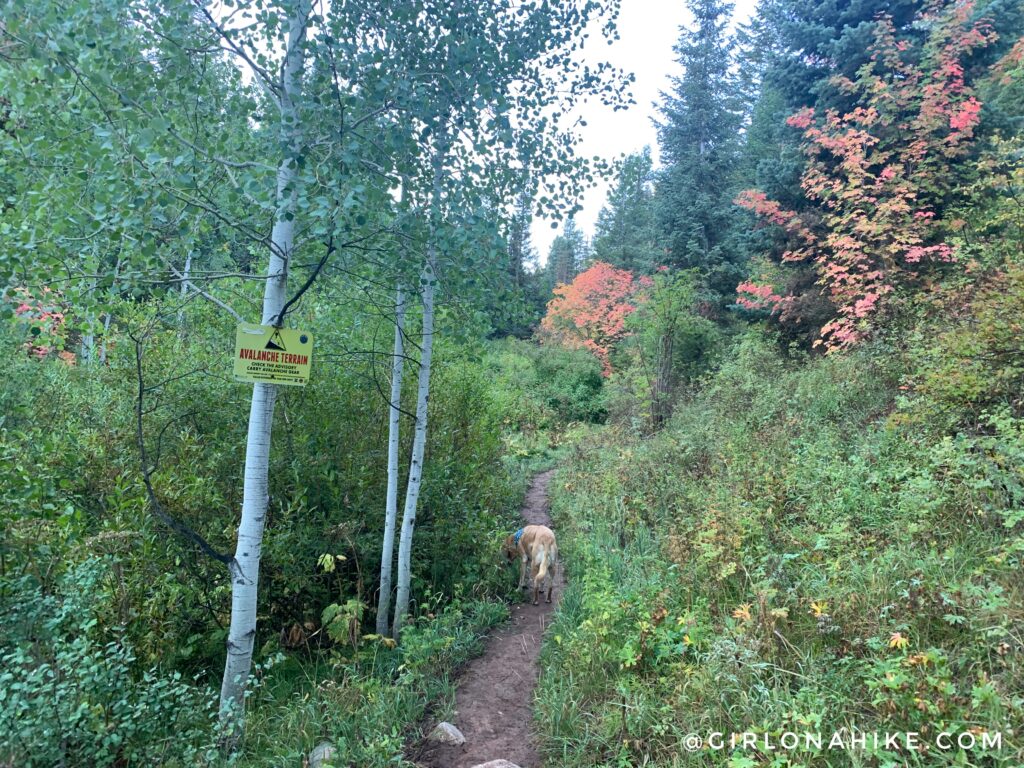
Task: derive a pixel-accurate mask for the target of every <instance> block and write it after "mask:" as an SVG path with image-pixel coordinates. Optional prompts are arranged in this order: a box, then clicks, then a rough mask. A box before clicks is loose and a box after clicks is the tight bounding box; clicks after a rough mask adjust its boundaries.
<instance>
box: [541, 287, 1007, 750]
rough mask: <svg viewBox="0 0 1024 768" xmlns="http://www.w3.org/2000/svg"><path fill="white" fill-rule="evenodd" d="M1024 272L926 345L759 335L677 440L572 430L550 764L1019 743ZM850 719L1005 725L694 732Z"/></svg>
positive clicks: (684, 412) (704, 393)
mask: <svg viewBox="0 0 1024 768" xmlns="http://www.w3.org/2000/svg"><path fill="white" fill-rule="evenodd" d="M1009 286H1011V287H1010V288H1009V292H1007V293H1004V292H1003V286H1002V285H1000V287H999V288H998V289H995V290H993V291H991V292H988V293H985V294H982V295H981V296H979V297H978V299H977V301H976V303H975V305H974V307H973V309H974V310H975V311H974V312H969V313H965V315H964V316H963V317H961V319H960V322H959V323H956V324H953V325H952V326H949V325H946V324H934V325H933V324H925V325H924V326H923V327H921V328H920V329H919V331H918V332H917V333H915V334H914V335H913V337H914V341H913V342H911V343H910V344H908V345H897V344H896V343H895V340H890V341H888V342H886V341H881V340H880V341H879V342H877V343H875V344H872V345H869V346H866V347H863V348H861V349H858V350H857V351H856V352H855V353H851V354H849V355H846V356H842V357H839V356H831V357H827V358H807V357H806V356H805V355H803V354H799V353H797V354H786V353H784V352H783V351H781V350H780V349H779V346H778V344H777V339H773V338H772V337H770V336H766V335H765V334H763V333H760V332H751V333H746V334H744V335H743V336H742V337H740V338H739V339H737V341H736V342H735V344H734V346H733V347H732V348H731V349H730V354H729V356H728V359H727V360H726V362H724V363H723V364H722V365H721V367H720V368H719V369H718V370H716V371H715V372H714V373H712V374H710V375H708V376H707V377H706V378H705V379H703V380H702V381H701V384H700V386H699V387H698V388H697V389H696V391H695V392H694V393H693V394H692V395H690V396H688V397H686V398H685V399H684V400H683V401H682V402H680V403H679V404H678V406H677V410H676V413H675V415H674V417H673V419H672V420H671V422H670V423H669V425H668V426H667V427H666V428H665V429H664V430H663V431H662V432H661V433H659V434H658V435H657V436H656V437H654V438H651V439H646V440H643V439H641V440H638V439H636V438H635V437H632V436H630V433H629V432H628V431H624V430H621V429H615V428H609V429H607V430H606V431H605V432H603V433H601V435H600V438H599V439H596V440H590V441H587V443H586V445H579V446H577V447H576V448H575V449H574V451H573V452H572V453H571V458H570V459H569V461H568V462H567V464H566V466H565V467H564V469H563V470H562V471H561V472H560V473H559V475H558V476H557V479H556V482H555V484H554V487H555V489H556V496H555V505H554V517H555V521H556V524H557V526H558V530H559V535H560V537H561V545H562V551H563V553H564V557H565V559H566V561H567V563H568V564H569V565H568V567H569V578H570V585H569V588H568V590H567V592H566V594H565V597H564V598H563V601H562V604H561V610H560V613H559V616H558V619H557V621H556V622H555V624H554V625H553V626H552V628H551V632H550V635H549V636H548V641H547V644H546V647H545V651H544V659H545V674H544V675H543V677H542V683H541V688H540V692H539V694H538V715H537V722H538V724H539V725H540V727H541V728H543V731H544V735H545V742H546V746H547V750H548V754H549V756H550V759H551V762H552V764H557V765H565V766H591V765H641V764H651V765H676V764H690V763H691V762H693V763H695V764H696V763H698V762H699V763H703V762H704V761H705V760H706V761H707V762H709V763H723V764H724V763H726V762H728V764H729V765H734V766H741V765H767V764H771V765H790V764H792V765H807V764H836V765H840V764H841V765H846V764H865V765H874V764H879V765H903V764H905V763H910V764H920V765H945V764H950V765H953V764H956V765H960V764H970V765H1016V764H1019V763H1020V761H1021V759H1022V756H1024V752H1022V751H1021V750H1022V745H1021V742H1020V731H1019V729H1020V723H1021V722H1022V717H1024V697H1022V695H1021V692H1022V691H1024V668H1022V665H1021V661H1020V653H1019V648H1020V639H1021V637H1022V632H1024V613H1022V611H1021V606H1022V605H1024V592H1022V591H1024V572H1022V569H1021V565H1022V562H1021V560H1022V557H1024V535H1022V529H1021V521H1022V517H1021V515H1022V513H1021V509H1022V505H1024V439H1022V438H1024V419H1022V418H1021V417H1022V415H1024V412H1022V406H1024V398H1022V395H1024V390H1022V389H1021V379H1020V373H1019V371H1020V369H1019V367H1018V366H1019V360H1020V357H1019V352H1017V351H1015V352H1013V353H1012V354H1010V355H1007V354H1006V352H1007V351H1008V350H1009V349H1015V350H1019V341H1013V342H1012V344H1013V346H1012V347H1007V346H1004V343H1006V342H1009V341H1010V339H1011V337H1016V335H1017V333H1018V330H1019V328H1020V325H1019V323H1020V319H1019V314H1018V310H1017V308H1018V307H1019V306H1021V304H1020V302H1021V301H1022V300H1024V293H1021V284H1020V283H1019V282H1018V281H1017V278H1011V279H1010V280H1009ZM989 302H992V303H989ZM968 350H969V351H968ZM1010 379H1012V382H1013V383H1012V384H1010V385H1009V386H1007V383H1008V382H1009V380H1010ZM842 728H857V729H859V730H861V731H864V732H869V733H870V732H878V733H898V732H907V731H912V732H918V733H920V734H922V738H923V739H925V740H930V739H931V738H933V737H934V736H935V735H936V734H938V733H939V732H943V731H946V732H953V733H961V732H965V731H973V732H974V733H975V734H980V733H981V732H988V733H1001V734H1002V738H1003V746H1002V749H1001V750H1000V751H996V752H989V753H984V754H982V753H981V752H980V751H979V752H959V753H958V752H957V751H956V750H953V751H952V752H947V753H945V754H942V753H940V752H937V751H936V750H935V749H934V746H933V747H932V750H931V751H927V752H921V753H919V754H909V755H908V754H907V753H906V752H903V753H902V754H901V753H900V752H898V751H896V750H893V749H891V748H890V749H889V750H888V751H886V750H885V749H884V747H883V748H882V749H880V750H873V749H870V748H869V749H868V750H867V751H866V752H865V753H864V754H862V755H859V756H857V755H843V754H842V753H841V754H840V755H839V756H837V755H835V754H834V753H832V754H830V753H829V752H828V750H827V748H826V749H825V750H820V749H819V750H815V749H809V750H800V751H795V752H794V751H791V752H788V753H787V752H780V753H779V754H778V755H772V754H769V752H768V751H767V750H765V749H746V750H744V749H739V750H730V749H728V748H726V749H724V750H721V751H717V752H715V751H710V752H707V753H704V756H702V757H698V756H693V755H690V756H689V757H688V756H687V752H686V751H684V749H683V748H682V747H683V737H684V736H685V735H686V734H691V733H697V734H702V735H704V736H706V735H707V734H709V733H713V732H718V733H723V734H726V737H725V738H726V743H728V738H729V736H728V735H729V734H732V733H742V732H754V733H758V734H768V735H769V736H771V737H772V738H773V740H774V741H775V743H776V745H777V744H778V741H777V739H778V736H779V734H781V733H783V732H794V733H806V732H811V733H822V734H825V744H826V747H827V744H828V736H829V735H830V734H832V733H833V732H837V731H839V730H840V729H842ZM819 761H824V762H821V763H819ZM847 761H849V762H847ZM961 761H965V762H961Z"/></svg>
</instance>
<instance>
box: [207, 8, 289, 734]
mask: <svg viewBox="0 0 1024 768" xmlns="http://www.w3.org/2000/svg"><path fill="white" fill-rule="evenodd" d="M308 15H309V9H308V0H302V1H301V2H299V3H297V5H296V8H295V11H294V14H293V16H292V17H291V19H289V23H288V49H287V51H286V53H285V62H284V73H283V79H282V80H283V89H282V93H281V98H280V108H281V138H282V143H283V144H284V146H285V147H287V150H286V155H285V157H284V158H283V159H282V161H281V163H280V164H279V165H278V169H277V212H276V216H275V219H274V227H273V229H272V230H271V237H270V239H271V249H270V263H269V265H268V267H267V280H266V286H265V288H264V293H263V320H262V322H263V324H264V325H272V324H275V323H277V322H279V320H278V318H279V315H280V313H281V309H282V308H283V307H284V303H285V289H286V287H287V279H288V266H289V264H288V262H289V260H290V258H291V253H292V247H293V245H294V238H295V223H294V217H295V207H296V205H295V203H296V198H297V193H296V178H295V177H296V169H297V167H298V155H299V151H300V146H301V130H300V123H299V119H298V114H297V109H296V102H297V97H298V94H299V87H300V81H301V76H302V66H303V48H302V45H303V37H304V36H305V32H306V24H307V19H308ZM276 399H277V387H276V386H275V385H273V384H254V385H253V392H252V404H251V407H250V409H249V432H248V435H247V437H246V446H245V473H244V481H243V489H242V519H241V521H240V522H239V525H238V543H237V545H236V549H235V557H234V560H233V561H232V563H231V566H230V569H231V626H230V629H229V630H228V641H227V659H226V661H225V664H224V678H223V681H222V682H221V692H220V715H221V723H222V724H223V725H229V726H231V728H230V732H229V734H228V739H230V740H232V741H236V740H237V739H238V738H239V737H240V735H241V726H242V718H243V714H244V693H245V686H246V683H247V681H248V678H249V672H250V669H251V667H252V649H253V643H254V641H255V638H256V601H257V595H256V588H257V585H258V582H259V572H260V554H261V550H262V546H263V527H264V523H265V521H266V516H267V506H268V503H269V498H268V490H267V489H268V477H267V476H268V469H269V460H270V433H271V427H272V425H273V420H274V402H275V400H276Z"/></svg>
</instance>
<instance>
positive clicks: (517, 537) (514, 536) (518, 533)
mask: <svg viewBox="0 0 1024 768" xmlns="http://www.w3.org/2000/svg"><path fill="white" fill-rule="evenodd" d="M524 530H526V529H525V528H520V529H519V530H518V531H516V532H515V533H514V534H512V539H513V540H514V541H515V543H516V546H517V547H518V546H519V540H520V539H521V538H523V531H524Z"/></svg>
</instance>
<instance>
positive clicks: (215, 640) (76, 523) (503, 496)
mask: <svg viewBox="0 0 1024 768" xmlns="http://www.w3.org/2000/svg"><path fill="white" fill-rule="evenodd" d="M159 311H160V308H159V305H155V304H151V305H148V306H130V305H127V306H124V307H122V309H121V313H122V316H123V317H124V324H123V331H124V333H123V335H119V336H118V339H117V345H116V346H113V347H112V348H110V349H109V350H108V364H107V365H106V366H99V367H91V368H88V369H86V368H83V367H76V366H69V365H66V364H65V363H64V362H62V361H61V360H59V359H43V360H41V359H36V357H35V356H32V355H29V354H27V353H24V352H22V353H21V354H13V355H5V356H2V357H0V375H2V376H3V377H4V379H5V380H6V381H7V382H8V383H9V384H8V386H5V387H3V388H2V389H0V413H2V414H3V416H2V417H0V623H2V625H3V627H4V632H3V633H2V634H0V659H2V665H0V667H2V671H0V764H3V763H4V761H5V760H7V759H11V760H16V761H17V763H18V764H25V765H56V764H63V765H67V766H92V765H112V764H124V763H125V761H127V764H132V765H135V764H141V763H144V762H153V763H158V764H166V765H175V764H181V765H192V764H196V763H197V762H199V763H203V762H212V763H215V764H216V763H219V761H222V760H223V758H222V756H221V755H220V753H219V751H218V750H217V738H218V735H217V733H216V728H215V722H216V717H215V714H216V713H215V706H214V705H215V701H216V697H215V693H216V692H215V690H214V688H215V686H216V684H217V683H218V682H219V681H218V680H217V679H216V678H215V674H216V670H217V669H218V668H219V666H220V663H221V660H222V656H223V653H224V643H225V639H226V628H227V619H228V615H227V609H228V605H229V601H228V594H229V591H228V590H229V585H228V583H227V570H226V569H225V568H224V567H223V565H222V564H221V563H219V562H216V561H215V560H213V559H211V558H208V557H206V556H204V555H203V554H202V553H201V552H200V551H199V550H198V548H196V547H195V546H194V545H193V543H192V542H191V541H189V540H188V539H185V538H183V537H180V536H178V535H176V534H175V533H174V532H173V531H171V530H170V529H169V528H168V527H167V526H165V525H164V524H163V522H161V520H160V519H158V517H156V516H155V515H154V514H153V510H152V505H151V504H150V503H149V501H148V500H147V495H146V490H145V486H144V483H143V482H142V473H141V469H140V468H141V466H142V464H141V461H140V456H139V451H138V445H137V439H138V431H137V427H138V423H137V420H136V418H137V414H136V412H135V409H134V405H135V403H136V397H137V390H138V387H139V380H138V377H137V376H136V370H135V363H136V359H135V352H136V350H135V346H134V344H133V342H132V337H133V336H134V337H135V338H139V339H141V340H142V342H143V345H142V375H143V382H144V386H145V399H144V403H143V422H142V427H143V430H142V433H143V440H144V444H145V447H146V449H147V454H148V456H149V460H150V463H151V464H152V465H153V471H152V473H151V477H152V483H153V487H154V491H155V495H156V497H157V499H158V500H159V503H160V506H161V509H162V510H163V511H164V512H166V513H168V514H171V515H173V516H174V517H175V518H177V519H178V520H180V521H183V522H184V523H185V524H186V525H188V526H189V527H190V528H191V529H193V530H194V531H196V532H198V533H199V534H200V535H202V536H203V537H204V538H205V539H206V540H207V541H208V542H209V543H210V545H211V546H212V547H213V548H214V549H215V550H218V551H226V550H228V549H229V546H230V542H231V540H232V536H233V532H234V525H235V524H236V516H237V510H238V508H239V505H240V503H241V499H240V485H239V483H238V477H239V473H240V472H241V468H242V462H241V454H240V451H241V446H243V445H244V439H245V424H244V422H243V421H242V419H241V414H244V413H245V412H246V402H245V401H246V397H247V395H248V388H247V387H246V386H244V385H239V384H237V383H234V382H233V381H231V379H230V376H229V371H228V370H227V367H228V365H229V360H228V359H227V357H226V356H225V355H223V353H222V350H220V349H219V348H218V340H219V339H223V338H229V337H230V334H231V333H232V327H231V325H230V323H228V322H225V321H224V320H222V319H218V318H217V317H216V316H214V315H212V314H211V313H210V312H209V311H208V310H207V309H206V308H205V307H200V306H193V307H191V308H189V311H188V313H187V314H186V315H185V316H184V318H178V322H176V323H168V324H163V323H161V322H155V323H154V319H155V318H156V319H158V315H157V313H158V312H159ZM180 322H184V323H185V326H184V327H185V328H187V331H186V332H182V330H181V326H180V325H179V324H178V323H180ZM304 322H305V323H306V324H307V325H306V326H305V327H309V328H311V329H312V331H313V332H314V333H316V334H318V335H319V336H320V338H323V339H326V338H327V337H329V336H330V337H332V338H331V343H332V344H334V345H335V346H336V348H370V347H372V343H371V340H370V337H371V335H372V334H373V333H374V332H375V329H373V328H368V327H365V326H364V327H362V328H359V327H356V328H355V330H353V331H351V332H349V333H348V334H347V335H346V336H345V337H344V338H339V333H338V331H337V330H336V328H337V327H339V325H340V324H339V323H338V317H337V312H336V311H335V310H333V309H331V308H330V307H328V306H326V305H321V306H316V307H314V308H312V309H311V310H310V311H309V313H308V314H307V316H306V317H305V318H304ZM146 328H150V330H149V331H148V332H147V333H145V334H143V333H141V332H140V329H146ZM5 342H6V343H7V344H8V345H9V346H12V347H14V348H18V345H19V344H20V340H19V338H18V337H16V336H11V337H5ZM439 347H440V348H439V350H438V358H439V364H438V366H437V368H436V370H435V373H434V386H436V387H437V388H438V390H439V391H441V392H443V393H444V394H443V396H439V397H437V398H433V399H432V400H431V415H430V418H431V430H430V439H429V442H428V445H427V461H426V468H425V474H424V482H423V489H422V493H421V505H422V506H421V511H420V514H419V515H418V520H417V523H418V525H417V542H418V544H417V548H416V550H415V553H414V556H413V595H414V599H415V613H414V617H413V620H412V623H411V625H410V626H409V627H408V629H407V630H406V631H405V632H404V633H403V638H402V644H401V646H400V647H396V646H395V644H394V643H393V642H392V641H391V640H390V639H388V638H382V637H379V636H377V635H374V634H372V627H373V623H374V622H373V619H374V616H373V606H374V605H375V602H376V601H375V588H376V587H375V585H376V574H377V572H378V569H379V563H380V560H379V558H380V549H379V548H380V536H381V530H382V528H383V514H384V491H385V487H384V486H385V475H384V472H383V467H384V450H385V449H386V440H385V439H384V437H385V435H386V433H387V422H386V418H387V411H386V402H385V400H384V398H383V396H379V395H377V394H367V393H368V391H370V392H372V390H368V389H367V386H368V385H369V386H371V387H372V384H368V382H369V381H370V379H372V377H374V376H376V375H379V372H378V371H377V370H376V369H375V368H374V365H373V364H368V363H362V362H360V358H359V357H354V359H342V360H332V359H324V360H321V361H319V362H318V365H317V366H316V368H315V372H314V377H313V381H312V382H311V384H310V385H309V386H308V387H307V388H305V389H285V390H283V391H282V393H281V396H280V401H279V411H278V416H277V419H278V424H277V426H276V429H277V430H279V434H280V435H281V436H282V437H281V440H280V441H279V442H278V443H277V444H276V445H275V450H274V451H273V453H272V455H271V470H270V479H271V490H270V496H271V500H272V506H271V510H270V518H269V520H268V528H267V534H266V537H265V541H264V568H263V571H262V573H261V583H260V599H261V615H260V623H259V627H260V630H259V636H258V637H257V642H256V648H257V649H258V653H257V655H256V664H257V672H256V675H255V677H254V679H253V685H254V688H253V691H252V693H251V695H250V698H249V706H248V709H249V713H248V722H249V725H248V728H247V730H246V735H245V743H244V745H243V746H244V749H243V750H241V751H240V752H239V753H238V756H237V757H236V758H234V759H235V760H241V761H242V763H243V764H245V765H253V766H255V765H271V764H272V765H283V764H295V763H296V761H298V760H301V759H302V757H303V755H306V754H308V752H309V750H310V749H311V748H312V747H313V746H314V745H315V744H316V743H317V742H318V741H320V740H323V739H330V740H331V741H332V742H333V743H334V744H335V746H336V747H337V749H338V752H337V755H338V758H337V759H338V760H344V761H346V762H344V763H343V764H354V765H360V766H374V765H381V766H383V765H391V764H394V761H395V760H397V759H399V758H400V755H401V752H402V747H403V744H404V742H405V739H406V738H407V737H408V736H409V729H410V728H411V727H413V726H414V724H415V723H416V722H417V721H418V720H419V719H420V718H421V717H422V716H423V713H424V710H425V707H426V706H427V705H428V704H430V703H432V705H433V706H435V707H438V708H443V704H442V702H443V701H444V699H445V696H446V695H447V692H448V691H449V690H450V680H449V676H450V674H451V672H452V670H453V669H454V668H455V667H456V666H458V665H459V664H460V663H462V662H463V661H465V660H466V659H467V658H468V657H469V656H471V655H472V654H473V653H475V652H477V651H478V648H479V638H480V637H481V635H482V634H483V633H484V631H485V630H486V629H487V627H489V626H490V625H492V624H494V623H496V622H498V621H500V620H501V619H502V618H503V617H504V616H505V615H506V608H505V604H504V601H505V600H507V599H509V598H510V597H511V596H512V591H511V587H512V586H513V585H514V579H513V578H509V574H508V572H507V571H506V570H505V569H504V568H503V566H502V564H501V563H500V561H499V559H498V558H497V557H496V556H495V552H496V551H497V546H498V542H499V541H500V540H501V538H502V537H503V536H504V535H507V532H508V531H509V530H512V529H514V527H515V525H516V520H517V517H516V512H517V510H518V506H519V501H520V499H521V496H522V493H523V492H524V491H525V488H526V484H527V481H528V478H529V474H530V472H531V471H532V469H533V468H534V467H538V466H543V465H545V464H546V463H550V462H551V461H552V460H553V457H554V456H555V455H556V454H557V452H558V450H559V449H560V448H559V446H560V441H561V436H562V434H563V432H564V430H565V427H566V426H567V424H568V423H569V422H570V420H573V419H586V418H597V417H598V415H599V414H597V413H596V412H595V411H592V410H587V409H588V408H592V407H593V406H592V403H593V401H594V400H595V392H596V391H597V390H599V389H600V387H601V377H600V371H599V367H598V364H597V363H596V361H593V360H591V359H590V358H589V357H588V356H587V355H586V354H585V353H571V352H566V353H564V354H560V355H559V354H555V355H551V356H541V355H540V354H538V352H537V350H536V349H535V348H534V347H532V346H531V345H528V344H526V343H522V342H512V341H509V342H504V343H500V344H494V345H493V346H487V345H482V344H480V343H475V342H472V341H468V340H465V339H463V340H459V339H457V338H456V339H453V340H451V341H447V342H445V343H442V344H440V345H439ZM407 378H412V377H407ZM413 383H414V382H410V386H411V385H412V384H413ZM411 433H412V430H411V428H406V429H405V430H404V433H403V441H404V442H403V446H402V449H403V451H405V450H407V449H408V441H409V439H410V438H411ZM40 750H42V751H40Z"/></svg>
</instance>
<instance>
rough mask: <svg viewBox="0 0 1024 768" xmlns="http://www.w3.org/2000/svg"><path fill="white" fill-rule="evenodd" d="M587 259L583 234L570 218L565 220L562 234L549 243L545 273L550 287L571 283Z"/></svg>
mask: <svg viewBox="0 0 1024 768" xmlns="http://www.w3.org/2000/svg"><path fill="white" fill-rule="evenodd" d="M586 258H587V243H586V239H585V238H584V236H583V232H582V231H581V230H580V228H579V227H578V226H577V225H576V220H575V219H573V218H572V217H570V218H568V219H566V221H565V226H564V227H563V228H562V234H560V235H559V236H558V237H556V238H555V239H554V241H553V242H552V243H551V250H550V251H549V252H548V265H547V272H548V278H549V282H550V283H551V287H552V288H554V287H555V286H556V285H565V284H567V283H571V282H572V279H573V278H574V277H576V275H577V274H579V271H580V267H581V266H582V265H583V262H584V261H585V260H586Z"/></svg>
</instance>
